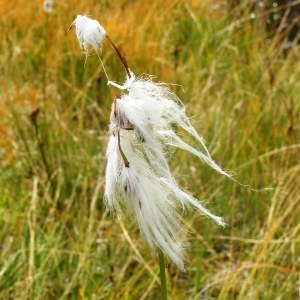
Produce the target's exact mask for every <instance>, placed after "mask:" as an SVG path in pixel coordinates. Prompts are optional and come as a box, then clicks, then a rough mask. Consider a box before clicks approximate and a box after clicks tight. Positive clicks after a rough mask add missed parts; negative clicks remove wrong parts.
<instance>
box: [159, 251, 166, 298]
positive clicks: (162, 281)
mask: <svg viewBox="0 0 300 300" xmlns="http://www.w3.org/2000/svg"><path fill="white" fill-rule="evenodd" d="M158 259H159V271H160V285H161V299H162V300H167V299H168V293H167V282H166V267H165V257H164V254H163V252H162V251H161V250H160V249H158Z"/></svg>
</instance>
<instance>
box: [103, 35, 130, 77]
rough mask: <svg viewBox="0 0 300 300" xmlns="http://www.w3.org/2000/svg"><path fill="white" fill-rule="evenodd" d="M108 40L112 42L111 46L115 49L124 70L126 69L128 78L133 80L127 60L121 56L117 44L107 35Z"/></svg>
mask: <svg viewBox="0 0 300 300" xmlns="http://www.w3.org/2000/svg"><path fill="white" fill-rule="evenodd" d="M106 38H107V40H108V41H109V42H110V44H111V45H112V46H113V47H114V49H115V51H116V52H117V54H118V56H119V58H120V60H121V62H122V64H123V66H124V68H125V71H126V73H127V75H128V78H131V74H130V70H129V67H128V64H127V61H126V58H125V57H124V56H123V55H122V54H121V52H120V51H119V49H118V48H117V46H116V45H115V43H114V42H113V41H112V40H111V38H110V37H109V36H108V35H106Z"/></svg>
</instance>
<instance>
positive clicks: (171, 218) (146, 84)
mask: <svg viewBox="0 0 300 300" xmlns="http://www.w3.org/2000/svg"><path fill="white" fill-rule="evenodd" d="M132 78H133V79H132ZM117 87H118V85H117ZM121 88H125V89H127V93H124V94H123V95H122V97H121V98H120V99H117V100H115V102H114V104H113V108H112V113H111V120H110V121H111V123H110V139H109V144H108V148H107V153H106V156H107V167H106V188H105V199H106V203H107V205H108V207H109V209H110V210H112V211H116V213H117V214H122V213H123V211H124V210H126V211H129V212H131V214H133V215H134V216H135V217H136V219H137V221H138V224H139V227H140V229H141V232H142V233H143V235H144V237H145V238H146V240H147V241H148V243H149V244H150V246H152V247H154V246H157V247H159V248H160V249H161V250H162V251H163V252H164V253H165V254H166V255H168V256H169V257H170V259H172V260H173V261H174V263H175V264H176V265H177V266H178V267H179V268H180V269H184V251H183V249H184V246H183V245H182V243H181V238H180V237H181V235H182V234H183V233H184V230H183V228H182V224H181V223H180V221H179V219H178V217H177V208H178V207H182V208H186V207H187V208H195V209H197V210H199V211H200V212H201V213H202V214H203V215H205V216H207V217H209V218H211V219H213V220H214V221H215V222H216V223H218V224H219V225H222V226H224V225H225V223H224V222H223V221H222V219H221V218H220V217H218V216H215V215H214V214H212V213H211V212H209V211H208V210H207V209H206V208H205V207H203V206H202V205H201V204H200V202H199V201H198V200H197V199H195V198H194V197H192V196H191V195H189V194H188V193H186V192H185V191H184V190H182V189H181V188H179V187H178V185H177V183H176V181H175V179H174V177H173V175H172V173H171V171H170V169H169V166H168V162H167V151H166V145H170V146H174V147H178V148H181V149H183V150H186V151H188V152H190V153H192V154H194V155H196V156H197V157H199V158H200V159H201V160H202V161H203V162H204V163H206V164H208V165H209V166H210V167H212V168H213V169H214V170H216V171H217V172H219V173H221V174H223V175H225V176H230V175H229V174H228V173H227V172H225V171H224V170H223V169H222V168H221V167H219V166H218V165H217V164H216V163H215V162H214V161H213V160H212V158H211V156H210V154H209V152H208V149H207V147H206V145H205V142H204V139H203V138H202V137H201V136H200V135H199V134H198V133H197V132H196V130H195V129H194V128H193V126H192V125H191V123H190V121H189V119H188V117H187V116H186V114H185V110H184V107H183V105H182V103H181V102H180V100H179V99H178V98H177V96H176V95H175V94H174V93H173V92H171V91H170V89H169V88H167V87H166V86H165V85H163V84H156V83H153V82H152V81H151V80H143V79H138V80H136V79H135V77H134V75H133V74H132V77H131V79H127V82H126V83H125V85H124V86H121ZM174 125H177V127H180V128H182V129H184V131H185V132H186V134H187V135H189V136H190V137H191V138H192V139H193V140H194V141H196V142H198V145H199V147H198V148H195V147H192V146H190V145H189V144H188V143H187V142H185V141H184V140H183V138H182V137H180V136H179V135H178V134H177V132H176V131H175V130H174ZM120 148H121V149H122V152H123V153H124V155H125V156H126V159H127V160H128V161H129V165H128V166H125V164H124V158H123V157H122V155H121V153H120ZM201 149H202V150H201Z"/></svg>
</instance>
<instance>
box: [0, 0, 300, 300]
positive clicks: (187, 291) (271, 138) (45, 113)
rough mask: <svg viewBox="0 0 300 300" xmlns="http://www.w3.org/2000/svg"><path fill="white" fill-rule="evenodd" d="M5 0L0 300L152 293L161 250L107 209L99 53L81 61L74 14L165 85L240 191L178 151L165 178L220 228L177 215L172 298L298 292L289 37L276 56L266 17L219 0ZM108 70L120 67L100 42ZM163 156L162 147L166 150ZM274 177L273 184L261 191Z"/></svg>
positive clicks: (295, 68)
mask: <svg viewBox="0 0 300 300" xmlns="http://www.w3.org/2000/svg"><path fill="white" fill-rule="evenodd" d="M57 2H60V3H56V5H55V6H54V9H55V12H54V13H53V14H51V15H50V14H49V15H45V14H44V13H43V11H42V5H41V1H27V2H26V1H25V2H24V1H20V0H19V1H18V0H10V1H8V0H2V2H1V10H2V11H1V12H0V17H1V22H0V32H1V48H0V58H1V59H0V61H1V63H0V64H1V73H0V78H1V80H0V96H1V102H0V158H1V160H0V168H1V171H0V189H1V193H0V228H1V231H0V245H1V247H0V298H1V299H159V298H160V287H159V266H158V260H157V257H156V255H155V253H153V252H152V251H151V250H150V249H149V247H148V245H147V244H146V243H145V242H144V240H143V239H142V237H141V236H140V233H139V231H138V228H137V225H136V224H134V222H132V220H130V219H126V218H124V220H122V221H119V220H117V219H116V218H114V216H112V215H110V214H108V213H107V211H106V208H105V206H104V204H103V188H104V171H105V164H106V160H105V156H104V155H105V149H106V143H107V126H108V122H109V112H110V106H111V103H112V101H113V99H114V98H115V97H116V96H118V93H119V92H118V91H116V90H115V89H113V88H111V87H108V86H107V85H106V79H105V76H104V73H103V70H102V69H101V67H100V64H99V61H98V59H97V57H96V55H91V56H90V57H89V58H88V60H87V63H86V66H85V67H84V55H83V54H82V53H81V51H80V49H79V47H78V44H77V41H76V39H75V37H74V32H69V33H67V29H68V27H69V25H70V24H71V22H72V21H73V20H74V18H75V16H76V14H78V13H81V14H84V13H87V14H89V15H90V16H91V17H92V18H95V19H97V20H99V22H100V23H101V24H102V25H103V27H104V28H105V29H106V31H107V33H108V34H109V36H110V37H111V38H112V39H113V40H114V41H115V43H116V44H117V45H118V46H119V47H120V49H121V52H122V53H123V54H124V55H125V57H126V58H127V60H128V63H129V66H130V68H131V69H132V70H133V71H134V73H135V74H136V75H142V74H153V75H155V76H157V77H155V78H154V80H157V81H162V82H169V83H171V84H177V85H172V86H171V88H172V90H174V91H175V92H176V93H177V94H178V95H179V97H180V98H181V100H182V101H183V103H184V104H185V105H186V107H187V112H188V115H190V116H192V123H193V125H194V126H195V128H196V129H197V130H198V132H200V133H201V135H202V136H203V137H204V138H205V139H206V140H207V145H208V148H209V149H210V151H211V153H212V156H213V158H214V159H215V160H216V162H217V163H219V164H220V165H221V166H222V167H224V168H225V169H229V170H231V171H234V172H236V173H237V175H236V176H235V178H236V179H237V180H238V181H239V182H242V183H244V184H249V185H251V186H252V187H253V188H255V189H257V190H261V191H259V192H257V191H253V190H251V189H250V188H247V187H244V186H241V185H238V184H237V183H236V182H233V181H231V180H228V178H225V177H222V176H220V175H219V174H217V173H215V172H213V171H212V170H210V169H209V168H208V167H205V166H204V165H203V164H202V163H201V162H199V160H198V159H196V158H194V157H192V156H190V155H187V154H185V153H183V152H181V151H176V152H171V165H172V169H173V170H174V172H175V173H176V174H182V175H181V176H179V175H178V176H177V180H178V181H179V182H180V184H181V185H182V186H183V187H185V188H186V189H187V190H190V191H191V192H192V193H193V195H195V196H196V197H198V198H199V199H204V200H206V206H207V207H209V208H210V209H211V210H212V211H213V212H215V213H216V214H218V215H222V216H224V217H225V219H226V222H227V223H228V225H229V226H228V227H226V228H225V229H223V228H220V227H218V226H217V225H214V224H213V223H212V222H211V221H209V220H206V219H204V218H203V217H201V216H200V215H199V214H193V213H190V212H187V213H186V214H185V215H183V219H184V225H185V226H186V228H187V229H188V231H189V235H188V236H185V237H183V239H188V242H189V244H190V248H188V249H187V251H188V254H189V256H188V258H187V266H188V268H187V270H188V271H187V273H182V272H180V271H178V269H177V268H176V267H175V266H173V265H170V266H169V267H168V272H167V281H168V290H169V291H168V292H169V297H170V299H253V300H254V299H270V300H271V299H272V300H273V299H297V298H298V297H299V293H300V281H299V277H300V268H299V265H300V261H299V257H300V255H299V254H300V245H299V243H300V222H299V221H300V192H299V191H300V178H299V174H300V164H299V159H300V155H299V149H300V134H299V113H300V101H299V94H300V85H299V77H300V65H299V64H298V63H297V62H298V60H299V47H298V46H297V45H295V46H294V47H292V48H291V49H290V51H289V52H288V53H283V51H282V39H283V37H282V36H280V35H279V34H273V35H272V37H270V32H267V31H266V30H265V27H264V22H265V14H266V13H265V12H262V13H261V14H257V15H256V21H255V22H254V23H253V22H250V20H249V10H247V7H246V6H245V7H238V6H237V7H236V8H234V9H233V8H229V5H228V4H227V2H226V1H196V0H194V1H193V0H190V1H171V0H164V1H162V0H157V1H150V2H149V1H144V0H141V1H129V0H119V1H104V0H103V1H92V0H84V1H75V0H70V1H57ZM102 58H103V61H104V63H105V66H106V68H107V71H108V74H109V76H110V79H111V80H116V81H121V82H123V81H124V76H125V74H124V71H123V69H122V66H121V65H120V62H119V60H118V58H117V57H116V55H115V54H114V51H113V50H112V49H111V47H110V46H109V44H108V43H105V45H104V47H103V53H102ZM170 150H171V151H172V149H170ZM266 187H271V188H272V189H270V190H263V189H264V188H266Z"/></svg>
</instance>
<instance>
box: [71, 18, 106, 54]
mask: <svg viewBox="0 0 300 300" xmlns="http://www.w3.org/2000/svg"><path fill="white" fill-rule="evenodd" d="M73 25H74V26H75V28H76V36H77V39H78V41H79V44H80V47H81V49H82V50H83V52H84V53H85V54H86V55H88V54H89V49H90V48H92V49H93V50H94V51H97V50H98V49H101V47H102V45H103V41H104V38H105V36H106V32H105V29H104V28H103V27H102V26H101V25H100V24H99V22H98V21H96V20H93V19H91V18H88V17H86V16H82V15H77V17H76V19H75V20H74V22H73V23H72V25H71V27H72V26H73ZM71 27H70V28H71Z"/></svg>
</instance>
